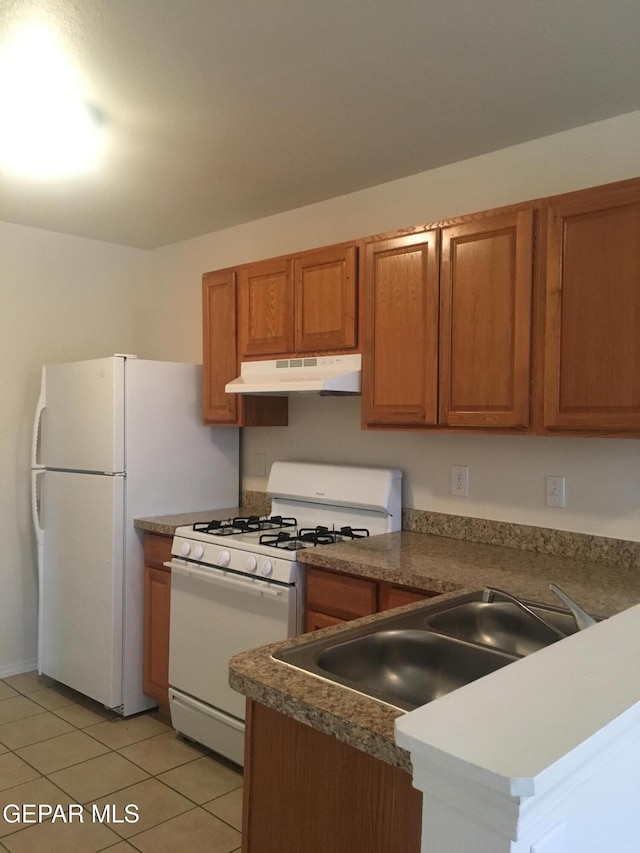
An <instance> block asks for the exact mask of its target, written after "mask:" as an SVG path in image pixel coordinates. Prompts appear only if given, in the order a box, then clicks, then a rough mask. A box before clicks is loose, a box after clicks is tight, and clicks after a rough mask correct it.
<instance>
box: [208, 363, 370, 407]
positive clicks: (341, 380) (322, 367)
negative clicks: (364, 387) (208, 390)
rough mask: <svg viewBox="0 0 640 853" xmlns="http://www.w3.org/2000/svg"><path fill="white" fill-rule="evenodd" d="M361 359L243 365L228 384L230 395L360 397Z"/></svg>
mask: <svg viewBox="0 0 640 853" xmlns="http://www.w3.org/2000/svg"><path fill="white" fill-rule="evenodd" d="M361 368H362V356H361V355H360V353H358V354H357V355H325V356H317V357H315V356H314V357H308V358H279V359H276V360H275V361H243V362H242V365H241V371H240V376H239V377H238V378H237V379H234V380H233V381H232V382H228V383H227V385H226V386H225V391H226V392H227V393H228V394H268V395H270V396H272V397H286V396H288V395H289V394H359V393H360V373H361Z"/></svg>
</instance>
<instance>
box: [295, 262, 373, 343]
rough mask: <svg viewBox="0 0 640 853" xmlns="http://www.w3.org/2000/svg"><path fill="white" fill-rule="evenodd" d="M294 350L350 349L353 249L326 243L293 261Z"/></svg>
mask: <svg viewBox="0 0 640 853" xmlns="http://www.w3.org/2000/svg"><path fill="white" fill-rule="evenodd" d="M294 281H295V346H294V350H295V352H321V351H323V350H344V349H353V348H354V347H355V346H356V344H357V342H358V339H357V326H356V284H357V281H356V248H355V246H346V247H345V246H329V247H328V248H326V249H320V250H319V251H317V252H306V253H305V254H304V255H301V256H299V257H296V258H295V260H294Z"/></svg>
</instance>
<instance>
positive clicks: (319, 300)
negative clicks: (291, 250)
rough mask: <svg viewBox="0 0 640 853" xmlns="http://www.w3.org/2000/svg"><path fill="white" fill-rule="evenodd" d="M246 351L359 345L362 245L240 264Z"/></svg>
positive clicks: (278, 352)
mask: <svg viewBox="0 0 640 853" xmlns="http://www.w3.org/2000/svg"><path fill="white" fill-rule="evenodd" d="M238 287H239V294H240V300H239V316H240V324H239V328H240V357H241V358H257V357H276V356H283V357H284V356H292V355H297V354H302V353H322V352H327V351H328V352H341V351H344V350H348V349H353V348H354V347H355V346H356V345H357V342H358V340H357V295H356V290H357V274H356V247H355V246H354V245H353V244H349V245H346V246H345V245H338V246H328V247H326V248H324V249H317V250H315V251H311V252H304V253H302V254H300V255H296V256H295V257H289V258H275V259H272V260H268V261H261V262H259V263H256V264H250V265H248V266H246V267H242V268H240V269H239V270H238Z"/></svg>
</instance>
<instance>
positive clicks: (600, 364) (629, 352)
mask: <svg viewBox="0 0 640 853" xmlns="http://www.w3.org/2000/svg"><path fill="white" fill-rule="evenodd" d="M547 217H548V219H547V277H546V305H545V308H546V313H545V340H544V347H545V373H544V426H545V427H546V428H547V429H551V430H555V429H567V430H586V431H589V430H595V431H600V432H601V433H602V432H603V431H610V432H614V433H616V432H620V433H625V432H638V431H639V430H640V332H639V329H640V184H639V183H638V182H633V183H632V184H631V185H629V184H626V185H622V186H621V185H618V186H613V187H610V188H608V189H607V188H601V189H594V190H587V191H584V192H580V193H575V194H572V195H571V196H567V197H564V198H560V199H558V200H556V201H552V202H551V203H550V205H549V207H548V210H547Z"/></svg>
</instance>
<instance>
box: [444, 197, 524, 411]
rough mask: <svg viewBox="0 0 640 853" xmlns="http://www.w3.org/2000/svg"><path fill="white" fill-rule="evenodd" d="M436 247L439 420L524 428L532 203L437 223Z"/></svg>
mask: <svg viewBox="0 0 640 853" xmlns="http://www.w3.org/2000/svg"><path fill="white" fill-rule="evenodd" d="M441 251H442V261H441V279H440V414H439V422H440V423H441V424H442V425H448V426H474V427H476V426H477V427H498V428H525V427H527V426H528V424H529V419H530V361H531V310H532V309H531V293H532V275H533V210H532V209H531V208H529V209H525V210H521V211H519V212H518V211H514V212H507V213H499V214H496V215H493V216H488V217H487V218H483V219H477V220H474V221H471V222H466V223H464V224H459V225H454V226H451V227H449V228H444V229H443V231H442V250H441Z"/></svg>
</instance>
